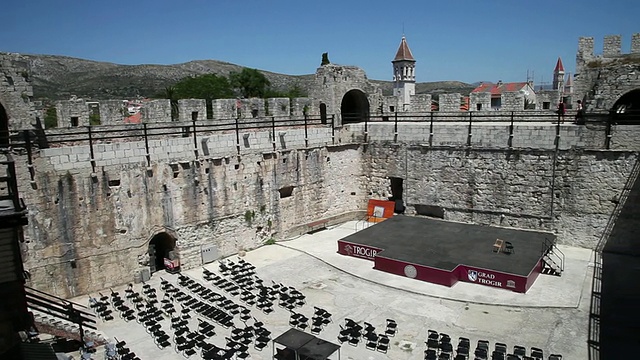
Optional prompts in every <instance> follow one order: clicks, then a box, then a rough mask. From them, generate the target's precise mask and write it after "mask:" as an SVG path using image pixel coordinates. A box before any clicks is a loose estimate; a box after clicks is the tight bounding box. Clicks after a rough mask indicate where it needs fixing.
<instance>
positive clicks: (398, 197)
mask: <svg viewBox="0 0 640 360" xmlns="http://www.w3.org/2000/svg"><path fill="white" fill-rule="evenodd" d="M389 182H390V186H391V196H390V197H389V200H390V201H394V202H395V203H396V206H395V208H394V210H393V212H395V213H396V214H404V210H405V206H404V200H402V193H403V192H404V187H403V185H404V179H403V178H399V177H390V178H389Z"/></svg>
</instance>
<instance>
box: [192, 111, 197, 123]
mask: <svg viewBox="0 0 640 360" xmlns="http://www.w3.org/2000/svg"><path fill="white" fill-rule="evenodd" d="M191 120H193V121H196V120H198V112H197V111H192V112H191Z"/></svg>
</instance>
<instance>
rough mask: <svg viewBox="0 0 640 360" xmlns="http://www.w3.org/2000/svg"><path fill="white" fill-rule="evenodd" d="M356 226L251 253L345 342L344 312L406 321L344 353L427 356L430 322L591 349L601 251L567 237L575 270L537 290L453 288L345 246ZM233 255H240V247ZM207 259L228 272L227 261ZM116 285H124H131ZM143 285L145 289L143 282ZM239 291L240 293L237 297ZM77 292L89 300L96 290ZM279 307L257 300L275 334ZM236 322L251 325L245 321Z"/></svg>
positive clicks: (282, 314)
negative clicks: (384, 340)
mask: <svg viewBox="0 0 640 360" xmlns="http://www.w3.org/2000/svg"><path fill="white" fill-rule="evenodd" d="M355 227H356V223H355V222H347V223H345V224H342V225H340V226H336V227H333V228H330V229H327V230H324V231H320V232H317V233H315V234H307V235H303V236H300V237H298V238H296V239H292V240H288V241H282V242H278V243H277V244H275V245H268V246H263V247H261V248H258V249H255V250H252V251H249V252H247V253H246V255H245V256H244V257H243V259H244V260H246V261H248V262H250V263H252V264H253V265H255V266H256V270H257V275H258V276H260V277H261V278H262V279H263V280H265V284H270V283H271V280H273V281H275V282H278V283H283V284H285V285H288V286H293V287H295V288H296V289H298V290H300V291H302V292H303V293H304V294H305V295H306V296H307V304H306V305H305V306H303V307H302V308H299V309H296V311H298V312H302V313H303V314H305V315H307V316H308V317H311V316H312V315H313V305H316V306H319V307H322V308H325V309H327V310H328V311H329V312H331V313H332V314H333V320H334V321H333V323H330V324H329V325H328V326H327V327H326V328H325V329H324V330H323V331H322V332H321V333H320V335H318V336H319V337H320V338H323V339H325V340H328V341H331V342H334V343H338V342H337V334H338V332H339V330H340V328H339V326H338V324H344V318H350V319H353V320H355V321H357V322H360V323H362V322H365V321H366V322H368V323H371V324H372V325H373V326H375V327H376V328H377V329H379V330H383V329H384V325H385V321H386V319H389V318H391V319H394V320H396V321H397V323H398V328H399V331H398V334H397V335H396V336H395V337H393V338H392V339H391V346H390V349H389V351H388V352H387V353H386V354H382V353H379V352H374V351H371V350H367V349H365V347H364V344H362V343H361V344H360V345H358V346H357V347H353V346H350V345H347V344H346V343H345V344H344V345H343V346H342V348H341V358H342V359H356V360H363V359H393V360H404V359H416V360H417V359H423V357H424V355H423V351H424V350H425V339H426V338H427V330H428V329H434V330H437V331H439V332H444V333H447V334H449V335H450V336H451V337H452V339H453V342H454V343H455V342H457V338H458V337H460V336H464V337H468V338H470V340H471V343H472V347H473V346H474V345H475V343H476V342H477V340H479V339H484V340H488V341H490V343H491V344H490V346H491V347H493V344H494V343H495V342H503V343H506V344H507V345H508V346H509V349H512V347H513V345H522V346H525V347H527V348H530V347H538V348H542V349H543V350H544V351H545V356H546V355H548V354H550V353H559V354H562V355H563V356H564V359H568V360H572V359H576V360H583V359H586V358H587V344H586V341H587V324H588V315H589V295H590V286H591V274H592V264H591V263H590V261H591V256H592V251H590V250H585V249H579V248H569V247H562V248H561V249H562V251H563V252H564V253H565V255H566V266H565V269H566V270H565V273H564V274H563V275H562V277H554V276H549V275H541V276H540V277H539V278H538V279H537V281H536V282H535V284H534V285H533V286H532V288H531V290H529V292H528V293H527V294H518V293H513V292H510V291H506V290H501V289H493V288H489V287H486V286H481V285H474V284H470V283H463V282H459V283H458V284H456V285H454V286H453V287H451V288H448V287H443V286H439V285H433V284H428V283H425V282H421V281H417V280H412V279H409V278H403V277H399V276H396V275H392V274H387V273H384V272H380V271H376V270H373V269H372V267H373V262H370V261H367V260H360V259H356V258H352V257H346V256H341V255H339V254H337V253H336V251H337V243H336V241H337V240H338V239H340V238H342V237H344V236H346V235H349V234H352V233H353V232H354V231H355V230H354V229H355ZM230 259H232V260H234V261H237V259H238V257H237V256H232V257H230ZM204 267H205V268H207V269H209V270H211V271H213V272H216V273H217V272H218V263H217V262H215V263H211V264H207V265H205V266H204ZM184 274H186V275H189V276H191V277H193V278H195V279H198V280H199V281H201V283H202V284H205V285H207V286H208V287H210V288H212V289H213V290H214V291H217V292H221V293H223V292H222V291H220V290H217V289H215V288H214V287H213V286H212V285H211V284H209V283H207V282H205V281H204V280H203V279H202V269H201V268H198V269H193V270H189V271H186V272H184ZM161 277H162V278H164V279H165V280H169V281H170V282H176V280H177V275H170V274H166V273H164V272H159V273H156V274H154V275H153V277H152V279H151V281H150V282H149V284H151V285H152V286H154V287H155V288H157V290H158V294H159V295H160V296H159V297H160V298H162V291H160V278H161ZM114 290H119V291H120V293H121V294H123V292H122V291H123V290H124V287H123V288H120V289H114ZM135 290H136V291H140V290H141V284H136V285H135ZM94 295H96V294H94ZM225 295H228V294H225ZM228 297H230V296H228ZM232 299H233V300H234V301H236V302H238V303H239V301H238V300H237V298H232ZM74 300H75V301H77V302H80V303H83V304H86V303H87V297H82V298H78V299H74ZM178 308H179V307H178ZM275 309H276V310H275V312H273V313H271V314H270V315H265V314H264V313H262V312H261V311H259V310H257V309H253V310H252V313H253V314H254V315H255V317H256V318H257V319H259V320H260V321H263V322H264V323H265V326H266V327H267V328H268V329H269V330H270V331H271V332H272V334H273V336H272V337H277V336H278V335H279V334H281V333H283V332H285V331H286V330H288V329H289V325H288V320H289V312H288V310H285V309H283V308H279V307H277V306H276V307H275ZM169 323H170V322H169V320H168V319H166V320H165V321H164V322H163V329H165V330H166V331H167V332H168V333H170V332H171V330H170V329H169ZM236 323H237V324H239V325H242V323H241V322H240V321H236ZM196 326H197V321H196V320H195V319H191V320H190V327H191V328H192V329H195V328H196ZM99 330H100V331H102V332H103V333H104V334H105V335H106V336H107V337H109V338H111V339H113V338H114V337H115V338H118V340H125V341H126V342H127V344H128V346H129V347H130V348H131V350H133V351H134V352H135V353H136V354H137V355H138V356H139V357H140V358H141V359H142V360H145V359H154V360H164V359H167V360H168V359H183V358H184V357H183V356H182V355H180V354H178V353H176V352H175V351H174V350H173V349H172V348H166V349H163V350H161V349H159V348H158V347H157V346H156V345H155V344H154V343H153V341H152V339H151V336H150V335H149V334H147V333H146V331H145V329H144V327H143V326H142V325H140V324H138V323H137V322H135V321H133V322H128V323H127V322H124V321H123V320H122V319H120V318H119V317H117V316H116V318H115V320H113V321H109V322H106V323H102V322H100V323H99ZM216 332H217V335H216V336H215V337H213V338H211V339H210V342H211V343H214V344H216V345H219V346H223V345H224V338H225V336H229V333H230V330H229V329H223V328H221V327H219V326H216ZM472 351H473V349H472ZM250 353H251V359H256V360H261V359H271V354H272V348H271V345H270V346H268V347H266V348H265V349H263V350H262V351H260V352H258V351H257V350H254V349H251V351H250ZM76 358H78V357H76ZM94 358H95V359H103V353H102V352H101V351H100V350H99V351H98V353H97V354H96V356H95V357H94ZM191 358H192V359H199V358H200V356H199V355H194V356H192V357H191ZM331 358H332V359H337V357H336V356H333V357H331Z"/></svg>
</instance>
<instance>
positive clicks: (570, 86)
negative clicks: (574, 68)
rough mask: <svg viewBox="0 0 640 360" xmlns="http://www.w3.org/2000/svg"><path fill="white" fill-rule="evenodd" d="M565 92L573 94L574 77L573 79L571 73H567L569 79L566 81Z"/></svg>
mask: <svg viewBox="0 0 640 360" xmlns="http://www.w3.org/2000/svg"><path fill="white" fill-rule="evenodd" d="M564 94H565V95H571V94H573V79H571V73H570V72H569V73H567V81H566V82H565V83H564Z"/></svg>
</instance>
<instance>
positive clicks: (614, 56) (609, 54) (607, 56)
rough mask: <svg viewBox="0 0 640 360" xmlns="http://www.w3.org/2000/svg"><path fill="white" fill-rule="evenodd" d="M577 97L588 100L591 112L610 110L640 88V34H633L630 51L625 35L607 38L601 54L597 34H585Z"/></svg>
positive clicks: (580, 48)
mask: <svg viewBox="0 0 640 360" xmlns="http://www.w3.org/2000/svg"><path fill="white" fill-rule="evenodd" d="M574 88H575V95H576V96H575V100H584V103H585V109H586V110H587V111H603V112H606V111H609V110H610V109H611V108H612V107H613V105H614V104H615V102H616V101H617V100H618V99H619V98H620V97H621V96H622V95H624V94H625V93H628V92H629V91H631V90H634V89H638V88H640V33H635V34H633V35H632V36H631V47H630V50H629V52H628V53H624V52H623V51H622V36H620V35H609V36H605V37H604V41H603V48H602V52H601V53H600V54H596V53H595V52H594V39H593V37H581V38H580V39H579V42H578V52H577V54H576V73H575V86H574Z"/></svg>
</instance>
